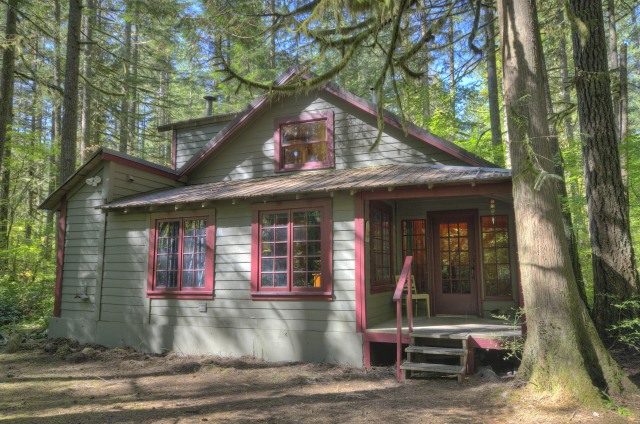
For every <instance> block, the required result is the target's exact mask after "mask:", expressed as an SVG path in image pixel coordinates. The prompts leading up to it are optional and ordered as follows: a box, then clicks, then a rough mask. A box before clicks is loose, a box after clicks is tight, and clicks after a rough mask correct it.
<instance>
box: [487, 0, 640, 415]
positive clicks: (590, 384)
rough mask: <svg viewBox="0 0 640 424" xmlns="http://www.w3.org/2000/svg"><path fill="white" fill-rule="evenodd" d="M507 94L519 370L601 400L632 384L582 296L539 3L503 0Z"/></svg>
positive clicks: (542, 385)
mask: <svg viewBox="0 0 640 424" xmlns="http://www.w3.org/2000/svg"><path fill="white" fill-rule="evenodd" d="M498 4H499V16H500V34H501V39H502V63H503V65H502V66H503V93H504V99H505V106H506V111H507V130H508V133H509V141H510V143H511V148H510V154H511V162H512V165H513V175H514V178H513V199H514V210H515V215H516V221H517V223H518V237H517V244H518V252H519V258H520V270H521V280H522V290H523V295H524V304H525V312H526V319H527V339H526V342H525V346H524V351H523V358H522V365H521V367H520V370H519V373H518V374H519V376H520V377H521V378H523V379H525V380H527V381H529V382H530V383H532V384H533V385H535V386H536V387H537V388H539V389H543V390H549V391H551V390H558V389H560V390H563V391H565V392H567V393H569V394H571V395H573V396H574V397H576V398H578V399H580V400H582V401H585V402H598V401H599V399H600V390H601V389H604V390H609V392H610V393H617V392H619V391H622V390H623V389H629V390H633V389H634V387H635V386H634V385H633V383H631V382H630V381H629V380H628V379H627V378H626V377H625V376H624V373H622V371H621V369H620V368H619V367H618V366H617V364H616V363H615V361H613V359H612V358H611V356H610V355H609V353H608V351H607V350H606V349H605V348H604V346H603V345H602V342H601V341H600V339H599V337H598V334H597V332H596V331H595V327H594V326H593V323H592V322H591V320H590V318H589V314H588V311H587V309H586V307H585V305H584V303H583V302H582V300H580V295H579V294H578V288H577V285H576V282H575V277H574V275H573V268H572V267H571V259H570V256H569V250H568V247H567V241H566V237H565V236H564V230H563V224H562V218H561V210H560V203H559V201H558V196H557V192H556V185H555V183H554V182H553V180H554V179H553V178H550V177H548V176H547V177H544V175H545V174H553V173H554V169H553V157H552V150H551V146H550V145H549V143H548V142H547V140H548V139H549V125H548V120H547V108H546V100H545V91H544V81H543V78H544V72H543V68H542V67H543V64H544V60H543V56H542V47H541V46H542V44H541V41H540V32H539V27H538V20H537V10H536V5H535V2H534V1H532V0H500V1H499V2H498Z"/></svg>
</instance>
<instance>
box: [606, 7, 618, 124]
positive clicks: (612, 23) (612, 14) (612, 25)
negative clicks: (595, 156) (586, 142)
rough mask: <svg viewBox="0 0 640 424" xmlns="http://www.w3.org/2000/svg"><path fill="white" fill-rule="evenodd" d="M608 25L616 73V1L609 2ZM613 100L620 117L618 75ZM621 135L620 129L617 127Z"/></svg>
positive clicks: (612, 67) (612, 68)
mask: <svg viewBox="0 0 640 424" xmlns="http://www.w3.org/2000/svg"><path fill="white" fill-rule="evenodd" d="M607 24H608V27H609V69H610V70H612V71H614V72H616V71H617V70H618V66H619V63H618V31H617V30H616V5H615V0H607ZM611 92H612V96H611V98H612V100H613V115H614V116H616V117H617V116H618V114H619V111H620V90H619V87H618V77H617V74H615V73H614V74H613V78H612V90H611ZM616 131H618V134H620V129H619V128H617V127H616Z"/></svg>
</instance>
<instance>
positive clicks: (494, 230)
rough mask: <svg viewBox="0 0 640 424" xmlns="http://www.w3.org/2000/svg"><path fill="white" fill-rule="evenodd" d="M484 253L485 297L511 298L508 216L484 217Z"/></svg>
mask: <svg viewBox="0 0 640 424" xmlns="http://www.w3.org/2000/svg"><path fill="white" fill-rule="evenodd" d="M482 252H483V254H482V262H483V263H482V268H483V274H484V295H485V297H511V296H512V284H511V256H510V252H509V219H508V217H507V216H506V215H498V216H493V217H491V216H483V217H482Z"/></svg>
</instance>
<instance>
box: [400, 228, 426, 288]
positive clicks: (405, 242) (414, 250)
mask: <svg viewBox="0 0 640 424" xmlns="http://www.w3.org/2000/svg"><path fill="white" fill-rule="evenodd" d="M426 241H427V226H426V222H425V220H424V219H412V220H403V221H402V263H403V264H404V258H406V257H407V256H412V257H413V275H414V277H415V280H416V289H417V290H418V292H419V293H426V292H427V291H428V290H427V249H426Z"/></svg>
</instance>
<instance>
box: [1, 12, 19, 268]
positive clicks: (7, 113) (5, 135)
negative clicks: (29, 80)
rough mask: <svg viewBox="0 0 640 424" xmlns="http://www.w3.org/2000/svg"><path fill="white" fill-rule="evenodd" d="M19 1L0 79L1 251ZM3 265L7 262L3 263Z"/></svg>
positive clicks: (6, 208) (6, 206) (6, 211)
mask: <svg viewBox="0 0 640 424" xmlns="http://www.w3.org/2000/svg"><path fill="white" fill-rule="evenodd" d="M17 8H18V0H11V1H9V3H8V4H7V19H6V27H5V37H6V40H7V46H6V47H5V49H4V52H3V53H2V75H1V76H0V78H1V81H0V84H2V86H1V87H0V90H1V91H0V96H1V98H0V168H2V181H1V182H0V249H7V247H8V246H9V240H8V235H7V228H8V224H7V220H8V218H9V190H8V187H9V178H10V175H11V174H10V167H9V164H8V162H9V159H10V158H11V141H10V137H9V131H10V129H11V125H12V124H13V90H14V87H13V85H14V80H15V67H16V64H15V62H16V45H15V43H16V42H17V26H18V10H17ZM3 262H4V261H3Z"/></svg>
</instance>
